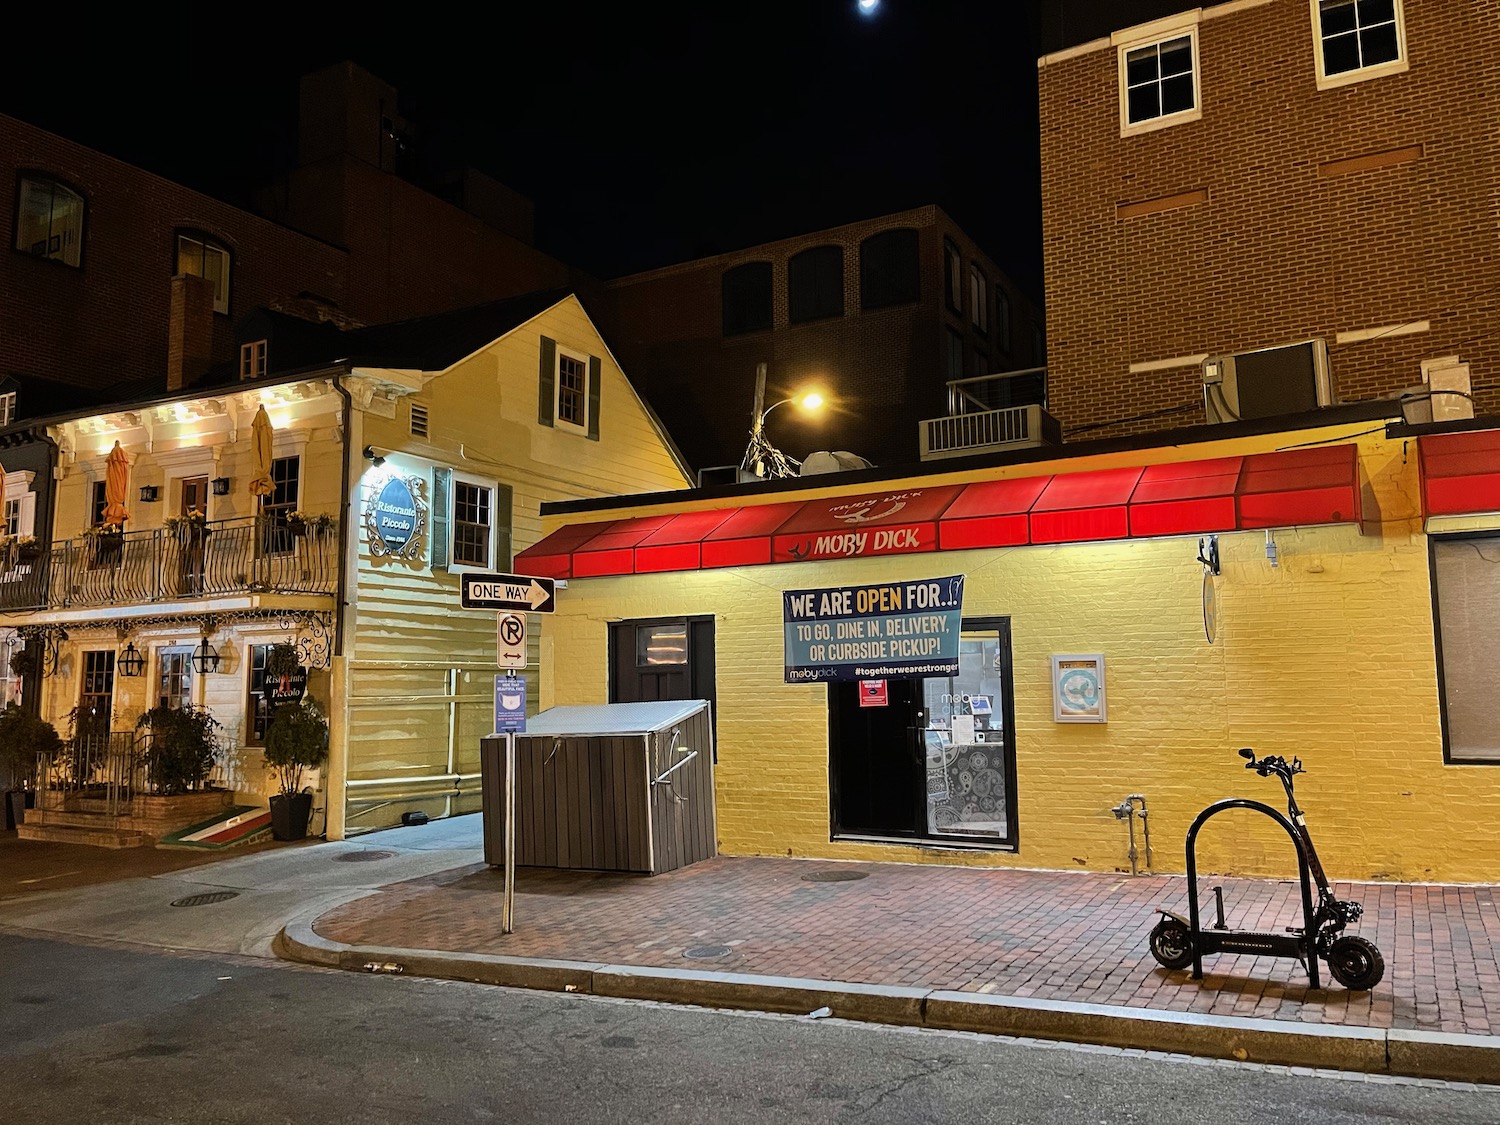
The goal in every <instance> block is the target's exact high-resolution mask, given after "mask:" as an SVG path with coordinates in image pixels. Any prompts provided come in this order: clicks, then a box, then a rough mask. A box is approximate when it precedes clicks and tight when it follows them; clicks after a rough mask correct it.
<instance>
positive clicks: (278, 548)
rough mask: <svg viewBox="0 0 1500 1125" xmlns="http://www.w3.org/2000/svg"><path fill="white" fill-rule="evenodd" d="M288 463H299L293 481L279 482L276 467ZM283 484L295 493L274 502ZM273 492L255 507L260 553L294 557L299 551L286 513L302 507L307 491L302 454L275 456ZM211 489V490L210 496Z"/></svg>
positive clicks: (272, 465)
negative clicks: (287, 485)
mask: <svg viewBox="0 0 1500 1125" xmlns="http://www.w3.org/2000/svg"><path fill="white" fill-rule="evenodd" d="M287 461H295V462H296V463H297V466H296V472H295V473H294V474H292V475H291V476H290V477H288V478H286V479H284V480H281V479H278V475H277V466H279V465H282V464H284V463H286V462H287ZM282 484H290V485H291V486H292V487H291V491H292V493H293V495H292V497H291V499H290V500H282V501H275V500H273V497H275V495H276V488H277V487H278V486H279V485H282ZM271 489H272V490H271V492H270V493H268V494H267V495H265V496H262V497H261V498H260V503H259V504H258V505H257V506H256V509H255V511H256V515H257V516H258V517H259V523H260V536H259V540H258V543H257V548H258V553H259V554H260V555H262V556H278V555H292V554H296V551H297V539H296V536H294V535H293V534H292V532H291V529H290V528H289V527H288V526H287V522H286V513H288V512H295V511H297V510H298V509H299V508H301V507H302V494H303V492H304V490H305V482H304V481H303V479H302V454H301V452H300V451H299V452H297V453H287V454H283V455H282V456H280V457H277V456H275V455H274V454H273V455H272V457H271ZM211 493H212V489H210V494H211Z"/></svg>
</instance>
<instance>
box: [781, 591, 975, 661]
mask: <svg viewBox="0 0 1500 1125" xmlns="http://www.w3.org/2000/svg"><path fill="white" fill-rule="evenodd" d="M963 594H964V578H963V575H961V574H960V575H954V576H949V577H946V578H922V579H915V580H912V581H905V582H884V583H880V584H877V585H873V586H832V587H825V588H821V589H816V590H788V591H786V592H785V593H783V594H782V623H783V630H784V634H785V679H786V682H787V683H789V684H800V683H809V682H818V681H827V680H844V681H848V680H888V679H893V678H896V677H908V676H914V677H922V676H956V675H957V674H958V642H959V635H960V633H961V632H962V631H963Z"/></svg>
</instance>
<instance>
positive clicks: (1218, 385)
mask: <svg viewBox="0 0 1500 1125" xmlns="http://www.w3.org/2000/svg"><path fill="white" fill-rule="evenodd" d="M1336 401H1338V394H1337V390H1336V388H1335V387H1334V384H1333V373H1332V371H1331V369H1330V368H1329V366H1328V342H1327V341H1326V340H1302V341H1299V342H1298V343H1295V344H1284V345H1282V346H1280V347H1275V348H1261V349H1259V350H1257V351H1252V352H1236V353H1234V354H1231V355H1215V356H1209V357H1208V358H1207V359H1205V360H1204V361H1203V408H1204V412H1205V413H1206V414H1207V415H1208V420H1209V422H1211V423H1213V422H1239V421H1243V420H1245V419H1248V418H1269V417H1272V416H1273V415H1277V414H1301V413H1305V412H1306V411H1310V410H1316V409H1318V408H1319V407H1320V406H1332V405H1333V404H1334V403H1335V402H1336Z"/></svg>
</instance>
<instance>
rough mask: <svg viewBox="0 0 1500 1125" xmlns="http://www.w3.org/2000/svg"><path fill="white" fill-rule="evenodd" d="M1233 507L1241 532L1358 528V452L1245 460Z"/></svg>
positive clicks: (1320, 449)
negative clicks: (1353, 525)
mask: <svg viewBox="0 0 1500 1125" xmlns="http://www.w3.org/2000/svg"><path fill="white" fill-rule="evenodd" d="M1235 506H1236V508H1237V509H1238V516H1239V520H1238V526H1239V527H1240V528H1241V529H1242V530H1244V529H1248V528H1258V527H1296V526H1298V525H1302V524H1315V523H1351V522H1352V523H1358V522H1359V451H1358V449H1356V448H1355V447H1354V446H1352V445H1316V446H1312V447H1310V448H1308V449H1283V450H1281V451H1280V452H1278V453H1257V454H1255V455H1254V456H1252V457H1246V458H1245V464H1244V467H1243V468H1241V469H1240V483H1239V487H1238V488H1236V489H1235Z"/></svg>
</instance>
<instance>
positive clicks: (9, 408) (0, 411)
mask: <svg viewBox="0 0 1500 1125" xmlns="http://www.w3.org/2000/svg"><path fill="white" fill-rule="evenodd" d="M15 420H16V392H15V391H6V392H5V393H4V394H3V395H0V426H8V425H10V424H11V423H12V422H14V421H15Z"/></svg>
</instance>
